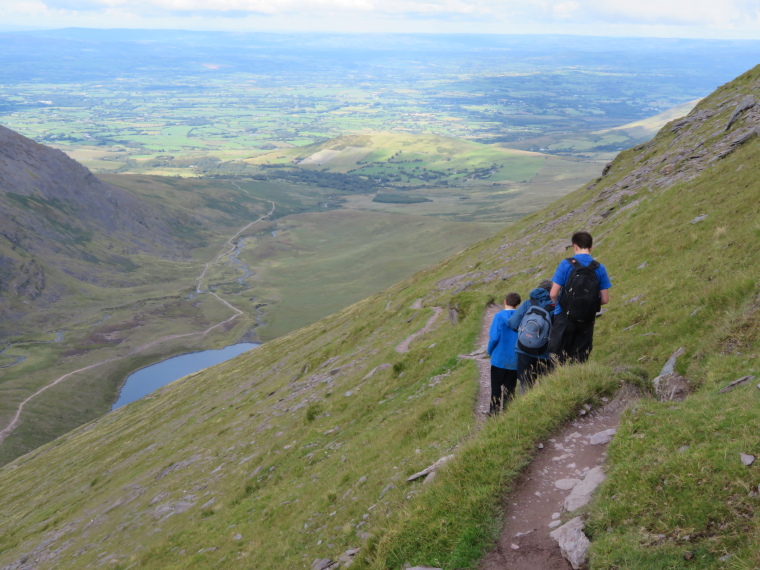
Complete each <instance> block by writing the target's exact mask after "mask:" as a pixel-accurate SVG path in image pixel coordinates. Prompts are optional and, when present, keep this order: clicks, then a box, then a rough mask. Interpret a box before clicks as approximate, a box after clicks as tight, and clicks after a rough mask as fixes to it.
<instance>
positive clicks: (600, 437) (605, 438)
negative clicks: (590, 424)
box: [588, 428, 617, 445]
mask: <svg viewBox="0 0 760 570" xmlns="http://www.w3.org/2000/svg"><path fill="white" fill-rule="evenodd" d="M616 433H617V429H615V428H610V429H606V430H604V431H600V432H599V433H595V434H594V435H592V436H590V437H589V438H588V442H589V443H590V444H591V445H604V444H605V443H609V442H611V441H612V438H613V437H614V436H615V434H616Z"/></svg>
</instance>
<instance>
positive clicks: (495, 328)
mask: <svg viewBox="0 0 760 570" xmlns="http://www.w3.org/2000/svg"><path fill="white" fill-rule="evenodd" d="M500 321H501V318H500V317H499V313H496V316H494V318H493V321H491V331H490V332H489V334H488V348H487V349H486V352H487V353H488V356H491V354H492V353H493V349H494V348H496V345H497V344H499V339H500V338H501V325H500Z"/></svg>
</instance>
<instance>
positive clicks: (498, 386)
mask: <svg viewBox="0 0 760 570" xmlns="http://www.w3.org/2000/svg"><path fill="white" fill-rule="evenodd" d="M516 387H517V370H508V369H506V368H498V367H496V366H491V405H490V406H489V407H488V413H489V414H492V413H494V412H498V411H501V410H503V409H504V408H505V407H506V405H507V404H508V403H509V401H510V400H511V399H512V398H513V397H514V396H515V388H516Z"/></svg>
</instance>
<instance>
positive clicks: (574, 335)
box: [549, 231, 612, 363]
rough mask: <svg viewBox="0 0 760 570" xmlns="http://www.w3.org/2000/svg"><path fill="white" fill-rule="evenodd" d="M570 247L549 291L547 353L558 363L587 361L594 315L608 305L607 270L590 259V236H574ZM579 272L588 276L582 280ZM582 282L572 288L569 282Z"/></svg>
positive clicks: (592, 337)
mask: <svg viewBox="0 0 760 570" xmlns="http://www.w3.org/2000/svg"><path fill="white" fill-rule="evenodd" d="M572 245H573V251H574V255H573V257H571V258H568V259H563V260H562V261H561V262H560V264H559V266H558V267H557V271H556V272H555V273H554V277H552V282H553V285H552V288H551V292H550V294H551V298H552V300H553V301H554V302H555V304H556V308H555V310H554V326H553V328H552V334H551V339H550V342H549V350H550V352H551V353H552V354H553V355H554V356H555V358H556V359H557V361H558V362H560V363H565V362H568V361H570V362H586V361H587V360H588V357H589V354H590V353H591V349H592V347H593V340H594V322H595V320H596V313H597V312H598V311H599V309H600V308H601V306H602V305H606V304H607V303H609V301H610V293H609V289H610V287H612V283H611V282H610V278H609V276H608V275H607V269H605V267H604V265H602V264H601V263H599V262H598V261H595V260H594V258H593V257H592V256H591V249H592V245H593V239H592V237H591V234H590V233H588V232H585V231H581V232H576V233H574V234H573V237H572ZM584 268H589V269H584ZM591 270H593V271H591ZM581 273H584V274H585V275H588V277H581ZM583 279H586V282H585V284H583V285H582V286H577V287H572V283H569V281H571V282H572V281H574V282H575V283H582V282H583ZM584 295H585V297H584Z"/></svg>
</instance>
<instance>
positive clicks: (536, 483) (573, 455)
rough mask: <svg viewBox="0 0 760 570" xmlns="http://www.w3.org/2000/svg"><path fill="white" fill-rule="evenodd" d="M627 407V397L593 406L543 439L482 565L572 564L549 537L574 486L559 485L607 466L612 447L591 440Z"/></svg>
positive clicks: (524, 569) (527, 569)
mask: <svg viewBox="0 0 760 570" xmlns="http://www.w3.org/2000/svg"><path fill="white" fill-rule="evenodd" d="M624 408H625V400H624V399H623V398H616V399H615V400H612V401H611V402H609V403H608V404H607V405H605V406H604V407H603V408H601V409H600V410H592V411H590V412H589V413H587V414H586V415H585V416H582V417H580V418H578V419H577V420H576V421H573V422H571V423H569V424H568V425H566V426H565V427H564V428H563V429H562V431H560V432H559V433H558V434H557V435H556V436H554V437H553V438H551V439H549V440H548V441H546V442H544V443H543V445H544V448H543V449H542V450H540V451H539V452H538V454H537V455H536V458H535V459H534V460H533V461H532V462H531V464H530V465H529V466H528V467H527V468H526V470H525V471H524V472H523V473H522V475H521V477H520V478H519V480H518V481H517V484H516V488H515V491H514V492H513V493H511V494H510V495H509V497H507V499H506V501H505V504H504V516H505V523H506V524H505V526H504V529H503V530H502V532H501V536H500V537H499V541H498V543H497V545H496V547H495V548H494V549H493V550H492V551H491V552H489V553H488V554H487V555H486V556H485V558H483V560H481V562H480V565H479V566H478V568H480V569H481V570H496V569H503V568H509V569H510V570H513V569H514V570H537V569H544V568H546V569H554V568H558V569H560V568H562V569H564V568H572V566H570V564H569V563H568V562H567V561H566V560H565V559H564V558H563V557H562V554H561V553H560V550H559V547H558V546H557V543H556V542H555V541H554V539H552V538H551V537H549V533H550V532H551V531H552V530H553V528H552V527H550V526H549V525H550V524H552V523H553V522H555V521H556V520H559V519H560V515H563V516H564V515H565V514H566V513H565V512H564V510H563V503H564V501H565V498H566V497H567V496H568V495H569V494H570V492H571V489H564V490H563V489H560V488H558V486H557V485H556V484H555V483H557V482H564V480H572V479H582V478H583V476H584V475H585V474H586V473H587V472H588V471H589V470H591V469H593V468H594V467H597V466H600V465H603V464H604V461H605V458H606V453H605V449H606V448H607V446H606V445H603V444H597V445H593V444H591V443H590V442H589V439H588V438H589V436H592V435H594V434H596V433H599V432H602V431H604V430H607V429H610V428H616V427H617V426H618V424H619V423H620V412H621V411H622V410H623V409H624ZM564 518H567V517H564ZM555 525H556V522H555ZM557 526H558V525H557ZM515 547H517V548H515Z"/></svg>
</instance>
